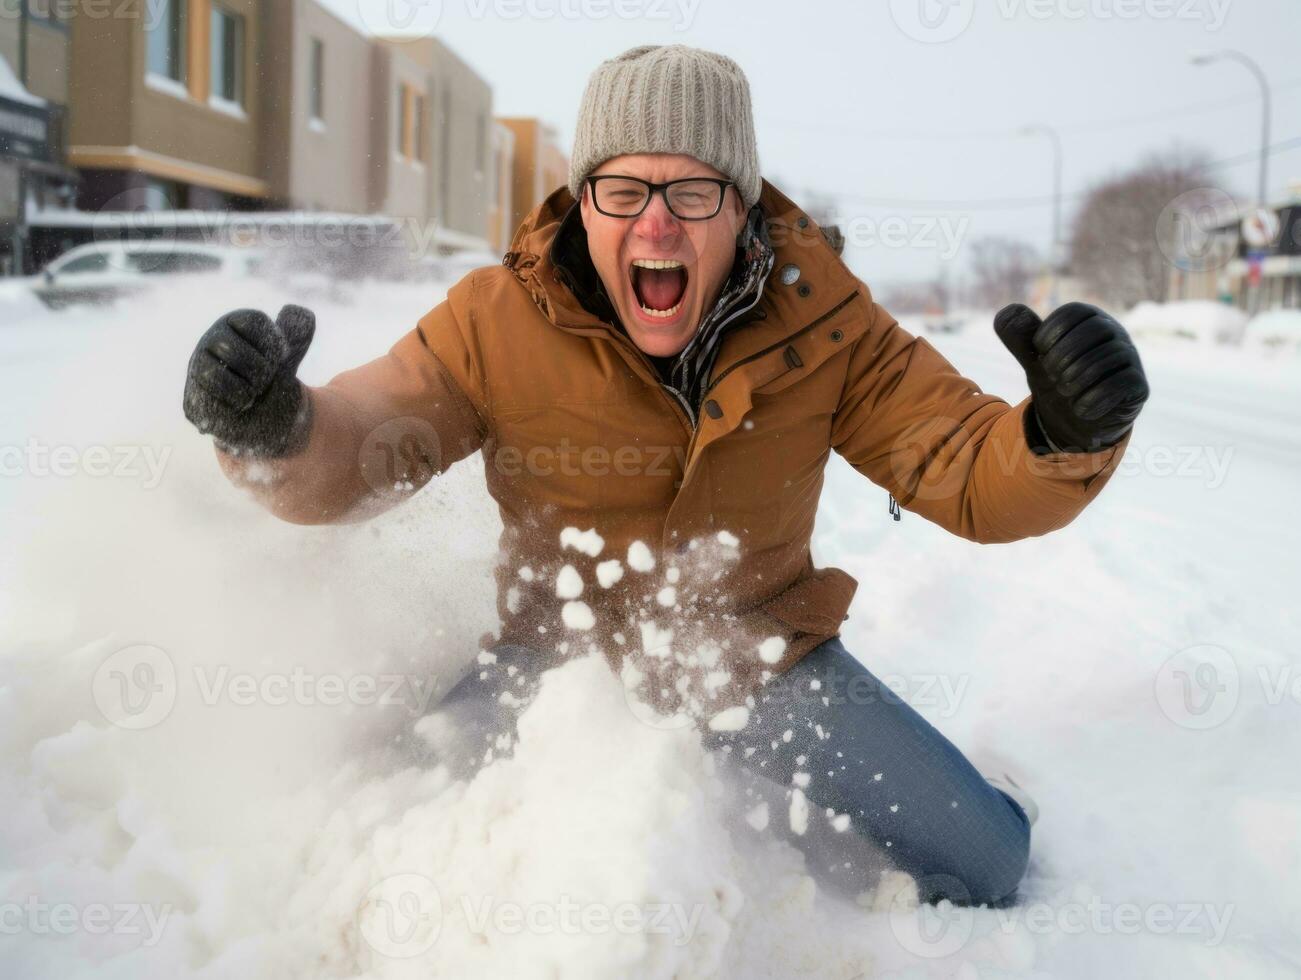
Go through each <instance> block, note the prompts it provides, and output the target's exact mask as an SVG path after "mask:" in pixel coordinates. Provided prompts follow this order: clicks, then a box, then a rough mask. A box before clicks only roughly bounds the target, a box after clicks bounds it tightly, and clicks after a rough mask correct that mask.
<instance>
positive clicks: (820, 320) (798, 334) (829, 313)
mask: <svg viewBox="0 0 1301 980" xmlns="http://www.w3.org/2000/svg"><path fill="white" fill-rule="evenodd" d="M857 295H858V290H854V292H852V293H850V294H849V295H848V296H846V297H845V298H844V299H843V300H841V301H840V302H839V303H837V304H836V305H835V306H834V307H832V308H831V309H829V310H828V311H827V312H826V313H824V314H822V316H820V317H818V318H817V319H816V320H814V321H813V322H812V323H810V324H809V325H808V326H807V327H804V328H802V329H800V330H797V331H796V332H795V333H793V334H790V335H789V336H787V337H784V338H783V339H781V340H779V341H777V342H776V343H775V344H769V345H768V346H767V347H765V348H764V349H763V350H761V351H756V352H755V353H753V354H750V355H748V356H747V357H743V358H741V359H740V360H739V361H737V362H735V363H734V364H729V365H728V366H727V367H726V368H725V369H724V370H723V373H722V374H720V375H718V377H716V378H714V380H713V381H711V382H710V383H709V387H708V388H706V389H705V391H704V394H706V395H707V394H709V393H710V392H711V391H713V390H714V389H715V388H716V387H718V383H719V382H720V381H722V380H723V379H724V378H726V377H727V376H728V375H729V374H731V373H732V372H733V371H735V370H736V369H737V368H739V367H742V366H744V365H746V364H749V363H750V362H751V361H757V360H758V359H759V358H761V357H763V356H764V355H766V354H771V353H772V352H773V351H775V350H776V349H777V348H778V347H782V346H784V345H786V344H789V343H790V342H791V341H792V340H794V339H795V338H797V337H803V336H804V335H805V334H806V333H808V332H809V331H810V330H812V329H813V328H814V327H816V326H818V325H819V324H821V323H825V322H826V321H827V320H829V319H830V318H831V317H833V316H835V315H836V314H837V313H839V312H840V311H841V310H843V309H844V308H845V307H846V306H848V305H849V302H850V300H852V299H853V298H854V297H855V296H857Z"/></svg>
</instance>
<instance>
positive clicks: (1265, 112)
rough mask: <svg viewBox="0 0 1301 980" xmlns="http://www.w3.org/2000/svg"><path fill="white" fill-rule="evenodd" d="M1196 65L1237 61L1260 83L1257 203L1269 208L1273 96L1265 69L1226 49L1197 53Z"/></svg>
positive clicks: (1194, 55) (1237, 52) (1194, 59)
mask: <svg viewBox="0 0 1301 980" xmlns="http://www.w3.org/2000/svg"><path fill="white" fill-rule="evenodd" d="M1190 60H1191V61H1192V63H1193V64H1194V65H1212V64H1214V63H1215V62H1217V61H1236V62H1237V63H1238V64H1240V65H1242V66H1243V67H1244V68H1246V69H1247V70H1248V71H1249V72H1251V73H1252V74H1253V75H1254V76H1255V77H1256V81H1258V82H1259V83H1260V101H1261V120H1260V183H1259V185H1258V187H1257V189H1256V201H1257V203H1258V204H1259V205H1260V206H1261V207H1262V208H1264V207H1268V206H1269V126H1270V116H1271V115H1272V107H1273V96H1272V94H1271V92H1270V88H1269V77H1268V76H1267V75H1266V74H1265V71H1264V69H1262V68H1261V67H1260V65H1258V64H1256V62H1255V61H1253V60H1252V59H1251V58H1249V57H1247V56H1246V55H1245V54H1243V53H1242V52H1241V51H1233V50H1231V49H1228V48H1225V49H1224V50H1221V51H1195V52H1193V54H1192V55H1191V56H1190Z"/></svg>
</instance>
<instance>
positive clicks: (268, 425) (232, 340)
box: [184, 306, 316, 456]
mask: <svg viewBox="0 0 1301 980" xmlns="http://www.w3.org/2000/svg"><path fill="white" fill-rule="evenodd" d="M315 333H316V317H315V315H314V314H313V313H312V311H311V310H306V309H303V307H301V306H286V307H285V308H284V309H283V310H281V311H280V316H279V317H277V318H276V322H275V323H272V322H271V318H270V317H268V316H267V315H266V314H265V313H263V312H261V311H260V310H236V311H235V312H233V313H227V314H226V315H225V316H223V317H222V318H221V319H220V320H218V321H217V322H216V323H214V324H213V325H212V327H210V328H209V330H208V332H207V333H205V334H204V335H203V337H202V338H201V339H200V340H199V344H198V346H197V347H196V348H195V349H194V356H193V357H191V358H190V369H189V374H188V376H187V377H186V379H185V400H184V405H185V417H186V418H187V419H189V420H190V421H191V422H193V423H194V425H195V427H196V428H197V429H198V430H199V431H200V432H203V433H210V434H211V435H212V436H213V437H214V438H215V439H216V441H217V445H218V446H220V447H221V448H222V449H224V450H226V451H228V452H237V453H247V454H249V455H252V456H288V455H290V454H292V453H294V452H297V451H298V450H300V449H302V448H303V446H305V445H306V444H307V437H308V435H309V434H310V432H311V422H312V420H311V400H310V399H308V398H307V397H306V393H305V392H304V391H303V385H302V383H301V382H300V381H299V380H298V378H297V377H295V375H296V374H297V372H298V365H299V364H301V363H302V360H303V356H304V355H305V354H306V353H307V348H308V347H310V346H311V343H312V336H313V335H314V334H315Z"/></svg>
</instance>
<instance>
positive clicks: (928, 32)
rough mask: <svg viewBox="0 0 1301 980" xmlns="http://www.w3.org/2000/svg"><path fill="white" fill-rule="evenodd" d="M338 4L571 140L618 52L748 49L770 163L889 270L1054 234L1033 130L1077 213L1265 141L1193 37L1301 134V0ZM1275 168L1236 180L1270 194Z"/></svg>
mask: <svg viewBox="0 0 1301 980" xmlns="http://www.w3.org/2000/svg"><path fill="white" fill-rule="evenodd" d="M325 2H326V3H327V5H328V6H330V7H332V8H333V9H335V10H336V11H338V12H339V13H340V14H342V15H344V16H345V17H348V18H349V19H351V20H352V21H353V22H355V23H357V24H358V25H359V26H362V27H368V28H370V29H372V30H373V31H376V32H378V31H381V30H385V29H386V28H388V27H389V26H390V25H392V26H393V27H398V26H401V25H402V24H404V23H411V22H412V21H411V18H414V24H415V26H416V28H417V29H422V30H432V32H433V33H434V34H435V35H436V36H438V37H439V38H440V39H441V40H442V41H444V43H446V44H448V45H449V46H451V47H452V48H453V49H454V50H456V51H457V52H458V53H459V54H460V55H461V57H463V58H464V59H465V60H466V61H468V62H469V63H470V64H471V65H472V66H473V67H474V68H475V69H476V70H477V71H478V72H479V73H480V74H481V75H482V76H483V77H484V78H485V79H486V80H487V81H488V82H489V83H490V84H491V85H492V86H493V89H494V93H495V111H496V112H497V114H499V115H530V116H539V117H541V118H542V119H544V120H546V121H548V122H550V123H552V124H553V125H554V126H555V127H556V128H557V130H558V131H559V132H560V134H561V136H562V138H563V139H564V140H565V142H566V146H568V142H569V140H570V138H571V135H572V131H573V121H574V117H575V114H576V112H577V107H578V100H579V97H580V96H581V94H582V90H583V85H584V82H585V80H586V78H587V75H588V74H589V72H590V71H591V70H592V68H593V67H594V66H595V65H596V64H597V63H598V62H599V61H600V60H602V59H604V58H607V57H610V56H612V55H614V54H617V53H618V52H620V51H623V50H625V49H627V48H629V47H632V46H634V45H637V44H656V43H662V44H670V43H682V44H691V45H696V46H700V47H705V48H711V49H713V50H717V51H721V52H723V53H725V54H727V55H729V56H731V57H732V58H734V59H736V60H737V61H738V62H739V63H740V64H741V66H742V67H743V68H744V69H745V71H746V73H747V75H748V76H749V78H750V85H751V89H752V92H753V97H754V104H755V115H756V119H757V125H758V135H759V153H760V159H761V163H762V166H763V173H764V176H765V177H768V178H769V179H771V180H773V181H774V183H776V184H778V186H780V187H781V188H782V189H783V190H785V191H786V192H787V193H788V194H790V195H791V196H792V197H794V198H795V199H796V200H798V201H799V202H800V203H801V204H807V203H808V199H809V193H810V192H818V193H826V194H830V195H834V196H836V197H837V199H838V201H839V207H840V217H841V218H842V220H844V221H845V222H854V223H855V224H854V227H855V228H856V229H857V232H856V235H857V238H858V240H859V241H861V242H862V243H863V246H862V247H858V248H855V249H853V250H852V251H851V252H850V253H848V254H847V259H849V261H850V264H851V265H852V266H853V267H854V268H855V270H856V271H857V272H858V273H859V274H860V275H862V276H863V277H864V278H866V279H867V280H868V281H869V283H872V282H875V283H883V282H887V281H893V280H898V279H908V278H922V277H927V276H930V275H932V274H934V273H935V272H936V271H937V269H938V268H939V267H940V264H941V262H942V261H944V260H950V261H951V262H953V263H956V264H957V265H962V264H963V263H964V261H965V255H966V253H965V251H964V250H963V248H962V246H964V245H965V244H966V243H969V242H970V241H971V240H973V239H975V238H978V237H981V236H983V235H990V234H1007V235H1013V236H1016V237H1021V238H1024V239H1026V240H1028V241H1030V242H1031V243H1032V244H1035V245H1036V246H1038V247H1041V248H1045V247H1046V246H1047V245H1048V242H1049V239H1050V237H1051V214H1052V209H1051V206H1050V205H1049V203H1048V202H1049V199H1050V196H1051V192H1052V155H1051V150H1050V144H1049V141H1048V140H1047V139H1046V138H1045V137H1042V136H1040V137H1025V136H1017V135H1016V133H1017V131H1018V130H1019V129H1021V128H1022V127H1024V126H1026V125H1028V124H1033V123H1047V124H1051V125H1052V126H1055V127H1057V128H1058V129H1059V131H1060V133H1061V136H1062V140H1063V143H1064V149H1065V187H1066V194H1067V198H1068V200H1067V219H1068V221H1069V216H1070V210H1071V203H1072V202H1071V195H1073V194H1074V195H1077V196H1078V192H1079V191H1080V190H1081V189H1083V188H1085V187H1087V186H1088V184H1089V183H1090V182H1091V181H1096V180H1098V179H1099V178H1102V177H1105V176H1107V175H1108V174H1110V173H1113V172H1115V171H1117V170H1118V169H1121V168H1124V167H1126V166H1129V165H1131V164H1133V163H1135V162H1136V161H1137V160H1138V159H1140V158H1141V157H1143V156H1145V155H1146V154H1149V153H1151V152H1154V151H1160V150H1165V149H1169V148H1170V147H1171V146H1173V145H1175V144H1176V143H1183V144H1185V145H1187V146H1191V147H1197V148H1201V149H1204V150H1206V151H1207V152H1208V153H1209V154H1210V155H1211V157H1212V158H1213V159H1215V160H1224V159H1229V158H1240V157H1242V156H1244V155H1253V154H1255V152H1256V150H1257V149H1258V147H1259V145H1260V119H1261V111H1260V98H1259V94H1258V93H1259V87H1258V85H1257V83H1256V82H1255V80H1254V79H1253V77H1252V76H1251V75H1250V74H1249V72H1248V71H1247V70H1246V69H1245V68H1244V67H1242V66H1240V65H1237V64H1234V63H1230V62H1221V63H1218V64H1215V65H1211V66H1207V67H1195V66H1193V65H1191V64H1190V63H1189V60H1188V55H1189V52H1190V51H1193V50H1199V49H1202V50H1205V49H1221V48H1232V49H1237V50H1239V51H1242V52H1244V53H1246V54H1248V55H1250V56H1251V57H1252V58H1254V59H1255V60H1256V61H1257V62H1259V64H1260V65H1261V66H1262V67H1263V69H1264V70H1265V72H1266V74H1267V75H1268V76H1269V78H1270V81H1271V83H1272V86H1273V89H1274V111H1273V138H1272V142H1273V143H1280V142H1285V141H1288V140H1293V139H1296V138H1297V137H1301V58H1298V53H1301V42H1299V40H1298V39H1299V38H1301V0H873V2H871V3H865V2H861V0H858V2H851V0H820V2H818V3H796V2H794V0H787V2H784V3H779V2H775V0H745V2H741V0H442V2H441V3H439V2H437V0H427V2H424V3H423V4H422V3H421V2H420V0H417V3H416V4H415V6H412V5H411V4H410V3H409V2H408V0H325ZM386 32H387V31H386ZM1256 167H1257V164H1256V160H1255V158H1254V156H1252V157H1251V158H1250V159H1247V160H1244V161H1243V162H1241V163H1237V164H1233V165H1228V166H1224V167H1223V168H1221V169H1219V170H1218V171H1217V174H1218V175H1219V177H1220V178H1221V179H1222V181H1223V182H1224V184H1225V186H1227V188H1228V189H1230V190H1231V191H1233V192H1235V193H1237V194H1239V195H1242V196H1244V197H1250V196H1252V195H1254V192H1255V186H1256ZM1299 181H1301V146H1296V147H1293V148H1291V149H1289V150H1285V151H1282V152H1278V153H1276V154H1274V155H1273V157H1272V158H1271V163H1270V186H1271V196H1272V197H1274V198H1276V199H1277V198H1281V197H1283V196H1284V195H1285V194H1286V192H1287V188H1288V185H1289V184H1294V185H1295V184H1296V183H1297V182H1299ZM1027 199H1028V200H1027ZM894 202H902V203H894ZM991 202H994V203H992V204H991ZM998 202H1003V203H998ZM882 237H885V238H887V239H888V240H887V241H885V242H880V241H879V240H880V239H881V238H882ZM873 242H876V243H877V244H870V243H873Z"/></svg>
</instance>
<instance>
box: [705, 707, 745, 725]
mask: <svg viewBox="0 0 1301 980" xmlns="http://www.w3.org/2000/svg"><path fill="white" fill-rule="evenodd" d="M748 724H750V709H749V708H747V707H746V706H745V705H743V704H738V705H734V706H732V707H730V708H725V709H724V710H722V711H720V712H719V713H718V714H716V715H714V717H712V718H710V719H709V730H710V731H712V732H739V731H741V730H742V729H744V728H745V726H746V725H748Z"/></svg>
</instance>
